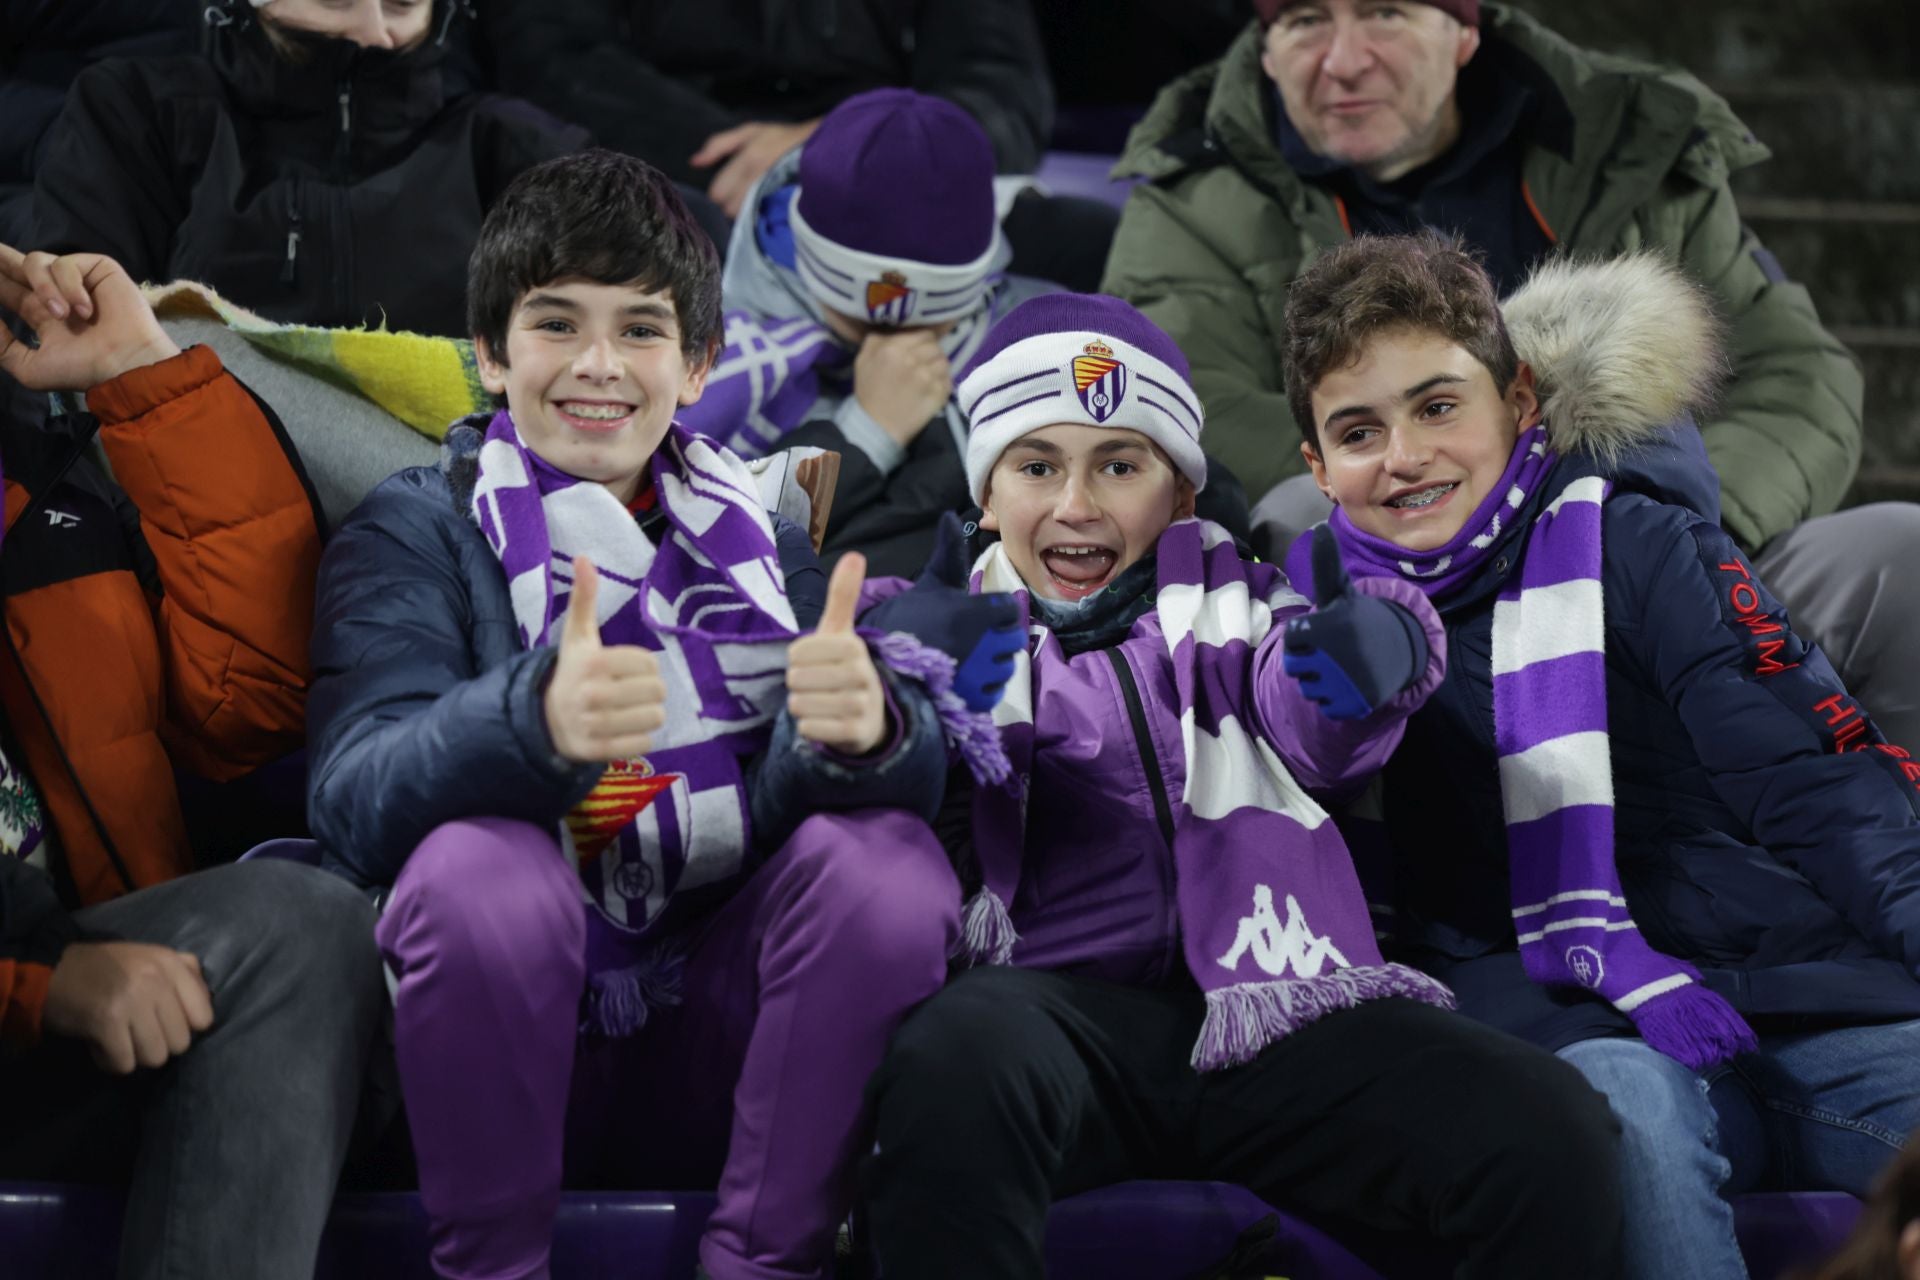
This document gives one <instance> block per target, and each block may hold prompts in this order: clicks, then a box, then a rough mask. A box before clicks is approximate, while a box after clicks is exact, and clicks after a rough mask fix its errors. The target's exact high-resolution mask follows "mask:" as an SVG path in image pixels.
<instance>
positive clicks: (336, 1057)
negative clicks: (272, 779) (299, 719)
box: [0, 861, 387, 1280]
mask: <svg viewBox="0 0 1920 1280" xmlns="http://www.w3.org/2000/svg"><path fill="white" fill-rule="evenodd" d="M76 919H77V920H78V921H79V923H80V925H81V927H82V929H83V930H84V931H85V933H86V935H87V937H88V938H89V939H90V940H105V939H117V940H122V941H129V942H152V943H158V944H160V945H163V946H168V947H173V948H175V949H176V950H180V951H186V952H190V953H192V954H193V955H195V956H197V957H199V960H200V965H201V971H202V973H203V974H204V975H205V977H206V980H207V986H208V987H209V989H210V990H211V991H212V993H213V1010H214V1024H213V1026H212V1028H211V1029H210V1030H208V1031H207V1032H206V1033H205V1034H204V1035H201V1036H198V1037H196V1038H195V1040H194V1043H193V1045H192V1046H191V1047H190V1048H189V1049H188V1050H187V1052H186V1053H185V1054H183V1055H181V1056H180V1057H179V1058H176V1059H174V1060H173V1061H171V1062H169V1063H168V1064H167V1065H166V1066H164V1067H162V1068H160V1069H159V1070H157V1071H146V1070H140V1071H136V1072H135V1073H134V1074H133V1075H131V1076H126V1077H116V1076H109V1075H106V1074H104V1073H103V1072H101V1071H100V1070H98V1069H97V1068H95V1067H94V1066H93V1065H92V1062H91V1060H90V1059H89V1058H88V1056H87V1053H86V1050H85V1047H84V1046H83V1045H81V1044H79V1043H78V1042H74V1041H67V1040H61V1039H58V1038H49V1039H47V1040H46V1041H44V1042H43V1043H42V1044H41V1045H40V1046H39V1047H38V1048H36V1049H34V1050H32V1051H30V1052H29V1053H28V1054H26V1055H24V1056H23V1057H21V1058H18V1059H15V1060H10V1061H6V1062H0V1096H4V1098H5V1099H6V1101H5V1103H4V1105H3V1106H0V1176H5V1177H14V1178H50V1179H59V1180H92V1179H97V1178H103V1177H124V1176H126V1175H128V1174H129V1173H130V1174H131V1177H132V1188H131V1192H130V1195H129V1197H128V1201H127V1212H126V1221H125V1234H124V1237H123V1239H122V1242H121V1250H120V1275H121V1276H122V1277H123V1278H127V1280H131V1278H134V1277H138V1278H139V1280H162V1278H165V1280H189V1278H192V1280H205V1278H206V1277H213V1276H219V1277H223V1278H227V1277H231V1278H233V1280H248V1278H250V1277H259V1280H290V1278H297V1277H300V1276H308V1275H311V1274H312V1273H313V1265H314V1258H315V1254H316V1253H317V1252H318V1249H319V1243H320V1229H321V1227H322V1226H323V1225H324V1224H325V1223H326V1219H327V1210H328V1207H329V1205H330V1204H331V1203H332V1200H333V1192H334V1184H335V1182H336V1181H337V1179H338V1178H339V1174H340V1166H341V1163H342V1161H343V1160H344V1159H345V1158H346V1152H347V1145H348V1141H349V1139H350V1137H351V1136H352V1133H353V1125H354V1113H355V1108H356V1106H357V1104H358V1101H359V1098H360V1092H361V1086H362V1082H363V1078H364V1076H365V1072H366V1066H367V1059H368V1054H369V1051H370V1047H371V1045H372V1044H373V1042H374V1038H375V1034H376V1032H377V1031H378V1029H379V1028H380V1026H381V1025H382V1022H383V1020H384V1018H385V1017H386V1002H387V997H386V987H385V982H384V979H383V977H382V974H381V969H380V953H379V949H378V948H377V947H376V946H375V945H374V940H373V924H374V914H373V908H372V906H371V905H370V904H369V903H368V902H367V900H366V899H365V898H364V897H363V896H362V895H361V894H360V893H358V892H357V891H355V890H354V888H353V887H352V886H351V885H349V884H347V883H346V882H345V881H343V880H340V879H337V878H335V877H333V876H330V875H328V874H326V873H325V872H322V871H318V870H316V869H314V868H311V867H305V866H299V865H296V864H293V863H290V862H280V861H262V862H249V863H242V864H239V865H236V866H226V867H218V868H215V869H213V870H210V871H203V872H201V873H199V874H197V875H192V876H187V877H185V878H183V879H180V880H175V881H172V882H170V883H167V884H163V885H159V886H156V887H154V888H151V889H144V890H142V891H140V892H138V893H134V894H130V895H128V896H127V897H124V898H120V899H116V900H115V901H113V902H108V903H103V904H101V905H99V906H96V907H89V908H86V909H85V910H83V911H81V912H79V913H78V914H77V916H76Z"/></svg>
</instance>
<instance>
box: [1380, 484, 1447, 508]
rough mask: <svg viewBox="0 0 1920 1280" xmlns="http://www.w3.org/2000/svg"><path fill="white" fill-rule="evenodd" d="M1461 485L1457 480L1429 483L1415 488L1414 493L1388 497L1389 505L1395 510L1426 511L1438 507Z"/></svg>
mask: <svg viewBox="0 0 1920 1280" xmlns="http://www.w3.org/2000/svg"><path fill="white" fill-rule="evenodd" d="M1459 487H1460V482H1459V481H1457V480H1453V481H1448V482H1447V483H1446V484H1434V485H1428V486H1427V487H1426V488H1424V489H1415V490H1414V491H1413V492H1412V493H1403V494H1401V495H1400V496H1399V497H1397V498H1389V499H1387V505H1388V506H1389V507H1392V508H1393V509H1394V510H1395V511H1426V510H1428V509H1430V508H1432V507H1437V506H1439V505H1440V504H1441V503H1443V502H1445V501H1446V500H1447V498H1448V497H1449V496H1451V495H1452V493H1453V491H1454V490H1455V489H1458V488H1459Z"/></svg>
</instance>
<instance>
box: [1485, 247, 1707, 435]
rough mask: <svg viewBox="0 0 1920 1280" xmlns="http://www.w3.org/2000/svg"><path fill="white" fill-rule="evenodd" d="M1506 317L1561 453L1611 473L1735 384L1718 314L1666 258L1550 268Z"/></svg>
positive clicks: (1518, 295) (1512, 301)
mask: <svg viewBox="0 0 1920 1280" xmlns="http://www.w3.org/2000/svg"><path fill="white" fill-rule="evenodd" d="M1501 310H1502V312H1503V313H1504V314H1505V316H1506V321H1507V330H1508V332H1509V333H1510V334H1511V335H1512V337H1513V345H1514V349H1515V350H1516V351H1518V352H1519V354H1520V358H1521V359H1522V360H1524V361H1526V362H1527V363H1528V364H1529V365H1531V366H1532V367H1533V372H1534V377H1535V379H1536V385H1537V387H1538V390H1539V393H1540V401H1541V406H1542V408H1543V410H1544V412H1545V417H1546V421H1547V431H1548V437H1549V439H1550V441H1551V443H1552V445H1553V447H1554V449H1555V450H1556V451H1557V452H1559V453H1562V454H1572V453H1584V454H1587V455H1588V456H1590V457H1592V458H1594V459H1596V460H1597V461H1598V462H1600V463H1601V464H1602V466H1603V467H1605V468H1608V469H1611V468H1612V467H1615V466H1617V465H1618V464H1619V463H1620V461H1621V459H1622V458H1623V457H1624V456H1625V455H1626V454H1627V453H1629V452H1630V451H1633V450H1636V449H1638V448H1640V447H1642V446H1645V445H1650V444H1654V443H1657V442H1659V440H1660V438H1661V437H1662V436H1663V435H1664V434H1667V433H1669V432H1671V431H1672V429H1673V428H1674V426H1675V425H1676V424H1677V423H1679V422H1681V420H1682V419H1683V418H1684V417H1685V416H1686V415H1687V414H1689V413H1696V412H1699V411H1701V410H1703V409H1705V408H1706V407H1707V406H1708V405H1709V404H1710V403H1711V401H1712V398H1713V395H1714V391H1715V389H1716V388H1717V387H1718V386H1719V384H1720V381H1721V380H1722V378H1723V377H1724V376H1725V375H1726V371H1727V370H1726V357H1725V356H1724V355H1723V353H1722V352H1723V347H1722V342H1721V325H1720V321H1719V320H1718V319H1717V318H1716V317H1715V315H1714V312H1713V307H1712V304H1711V303H1710V302H1709V301H1708V300H1707V296H1706V294H1705V293H1704V291H1702V290H1701V289H1700V287H1699V286H1697V285H1695V284H1694V283H1692V282H1691V281H1690V280H1688V279H1687V278H1686V277H1685V276H1684V275H1682V274H1681V273H1680V272H1679V271H1678V270H1677V269H1676V268H1674V267H1673V266H1671V265H1670V264H1669V263H1668V262H1667V261H1666V260H1665V259H1664V258H1662V257H1660V256H1659V255H1657V254H1652V253H1640V254H1632V255H1628V256H1626V257H1621V258H1614V259H1610V260H1607V261H1604V262H1558V261H1556V262H1550V263H1548V264H1546V265H1545V266H1542V267H1541V268H1539V269H1538V270H1537V271H1535V272H1534V273H1533V275H1532V276H1531V277H1530V278H1529V279H1528V280H1527V282H1526V283H1525V284H1523V285H1521V286H1520V288H1519V289H1517V290H1516V291H1515V292H1514V294H1513V296H1512V297H1510V298H1508V299H1507V301H1506V303H1505V304H1504V305H1503V306H1502V308H1501Z"/></svg>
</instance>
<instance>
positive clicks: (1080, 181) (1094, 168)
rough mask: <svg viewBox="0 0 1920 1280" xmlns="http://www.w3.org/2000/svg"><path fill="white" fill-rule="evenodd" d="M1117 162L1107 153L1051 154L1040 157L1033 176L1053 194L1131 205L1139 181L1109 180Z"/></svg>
mask: <svg viewBox="0 0 1920 1280" xmlns="http://www.w3.org/2000/svg"><path fill="white" fill-rule="evenodd" d="M1115 159H1116V157H1114V156H1110V155H1105V154H1088V153H1085V152H1080V151H1049V152H1047V153H1046V154H1045V155H1043V156H1041V157H1040V167H1039V169H1037V170H1035V172H1034V175H1033V176H1034V178H1035V179H1036V180H1037V181H1038V182H1039V183H1040V185H1041V186H1043V187H1045V188H1046V189H1047V191H1048V192H1049V193H1051V194H1053V195H1056V196H1085V197H1086V198H1088V199H1090V200H1100V201H1104V202H1105V203H1107V204H1110V205H1113V206H1114V207H1115V208H1118V207H1119V206H1121V205H1123V204H1125V203H1126V202H1127V193H1128V192H1129V191H1131V190H1133V186H1134V182H1135V181H1136V180H1135V179H1129V180H1127V181H1125V182H1115V181H1114V180H1113V179H1112V178H1109V177H1108V176H1107V174H1108V171H1109V170H1111V169H1112V168H1113V162H1114V160H1115Z"/></svg>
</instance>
